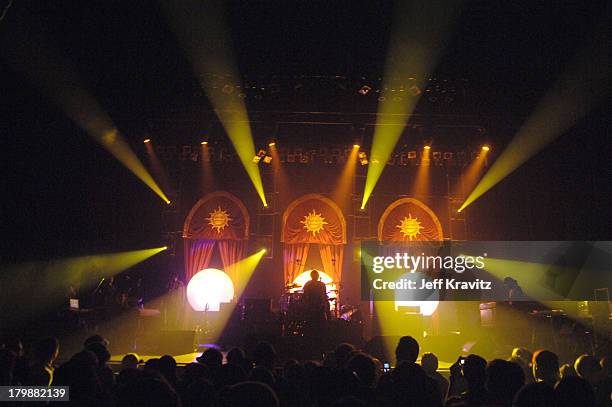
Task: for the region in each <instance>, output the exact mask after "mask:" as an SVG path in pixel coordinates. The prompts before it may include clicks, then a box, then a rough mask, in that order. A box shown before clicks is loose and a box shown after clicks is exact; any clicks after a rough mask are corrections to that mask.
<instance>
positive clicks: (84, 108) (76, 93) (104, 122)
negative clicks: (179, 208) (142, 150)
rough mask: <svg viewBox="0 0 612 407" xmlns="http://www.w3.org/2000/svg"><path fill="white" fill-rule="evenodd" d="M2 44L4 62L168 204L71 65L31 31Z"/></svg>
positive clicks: (19, 30)
mask: <svg viewBox="0 0 612 407" xmlns="http://www.w3.org/2000/svg"><path fill="white" fill-rule="evenodd" d="M2 38H4V41H2V45H3V48H4V49H5V53H4V54H3V55H4V58H5V60H6V61H7V62H8V63H9V64H11V65H12V66H13V67H14V68H15V69H17V70H18V71H20V72H23V73H24V74H25V75H26V76H27V77H28V79H29V80H30V81H31V82H32V83H33V84H35V85H36V86H38V87H39V88H40V89H41V90H42V91H43V92H44V93H45V94H46V96H47V97H48V98H49V99H50V100H51V101H53V103H55V104H56V105H57V106H59V107H60V108H61V109H62V110H63V112H64V113H65V114H66V115H67V116H68V117H70V119H71V120H72V121H74V122H75V123H76V124H77V125H78V126H79V127H80V128H81V129H83V130H84V131H85V132H86V133H87V134H88V135H89V136H90V137H91V138H93V139H94V140H95V141H96V142H97V143H98V144H100V145H101V146H102V147H104V148H105V149H106V150H107V151H108V152H109V153H111V154H112V155H113V156H114V157H115V158H116V159H117V160H119V162H121V163H122V164H123V165H124V166H125V167H126V168H127V169H129V170H130V171H131V172H132V173H133V174H134V175H135V176H136V177H138V179H140V180H141V181H142V182H144V183H145V184H146V185H147V186H148V187H149V188H150V189H151V190H152V191H153V192H155V193H156V194H157V195H158V196H159V197H160V198H161V199H163V200H164V201H165V202H166V203H169V202H170V201H169V200H168V197H166V195H165V194H164V192H163V191H162V190H161V188H160V187H159V186H158V185H157V183H156V182H155V181H154V180H153V177H151V175H150V174H149V172H148V171H147V170H146V168H145V166H144V165H143V164H142V162H141V161H140V160H139V159H138V157H137V156H136V154H135V153H134V151H133V150H132V149H131V148H130V146H129V144H128V143H127V142H126V141H125V139H124V138H123V137H122V136H121V134H120V133H119V130H117V128H116V126H115V125H114V124H113V122H112V120H111V118H110V117H109V115H108V114H107V113H106V112H105V111H104V110H103V109H102V107H101V106H100V105H99V104H98V102H97V101H96V99H95V98H94V97H93V96H92V95H91V94H90V93H89V92H88V90H87V86H86V85H85V83H84V82H83V81H82V80H81V78H80V76H79V75H78V73H77V72H76V70H75V69H74V68H73V67H72V65H71V64H70V63H69V62H68V61H67V60H65V59H64V58H63V57H62V56H61V55H60V54H59V52H57V50H56V49H55V48H54V47H53V46H52V45H51V44H49V43H48V41H47V40H46V38H44V37H43V36H42V35H41V34H40V33H38V32H36V31H35V30H34V29H32V28H31V27H28V28H27V30H26V29H25V27H21V26H18V27H14V26H13V27H10V29H8V30H6V35H4V36H3V37H2Z"/></svg>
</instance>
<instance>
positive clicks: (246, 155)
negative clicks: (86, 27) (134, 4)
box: [162, 0, 267, 206]
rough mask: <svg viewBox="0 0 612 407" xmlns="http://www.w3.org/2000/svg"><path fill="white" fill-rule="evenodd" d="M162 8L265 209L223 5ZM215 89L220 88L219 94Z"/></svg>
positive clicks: (168, 4)
mask: <svg viewBox="0 0 612 407" xmlns="http://www.w3.org/2000/svg"><path fill="white" fill-rule="evenodd" d="M162 7H163V8H164V10H165V12H166V15H167V16H168V20H169V22H170V25H171V26H172V28H173V30H174V33H175V34H176V36H177V38H178V40H179V42H180V43H181V44H182V47H183V49H184V50H185V52H186V53H187V55H188V56H189V58H190V60H191V63H192V65H193V69H194V71H195V72H196V74H197V75H198V78H199V80H200V84H201V86H202V89H204V91H205V92H206V95H207V96H208V99H209V100H210V102H211V104H212V106H213V108H214V109H215V112H216V114H217V116H218V117H219V121H220V122H221V124H222V125H223V128H224V129H225V132H226V133H227V135H228V137H229V138H230V140H231V142H232V144H233V146H234V149H235V150H236V153H237V154H238V157H239V158H240V161H241V162H242V165H243V166H244V168H245V170H246V172H247V174H248V176H249V178H250V179H251V182H252V183H253V186H254V187H255V190H256V191H257V194H258V195H259V198H260V199H261V201H262V203H263V204H264V206H267V202H266V196H265V193H264V188H263V183H262V181H261V174H260V173H259V167H258V166H257V164H256V163H254V162H253V157H254V156H255V144H254V142H253V137H252V135H251V128H250V125H249V117H248V114H247V110H246V107H245V105H244V102H243V100H242V99H241V98H239V97H236V95H235V94H234V93H236V92H238V89H239V88H240V83H239V81H238V79H237V78H238V77H239V76H238V75H237V73H238V71H237V70H236V68H235V65H234V58H233V55H232V43H231V38H230V35H229V30H228V28H227V27H226V25H225V22H224V20H225V17H224V13H225V10H224V6H223V1H220V0H209V1H205V2H203V1H197V0H181V1H174V0H172V1H171V0H163V1H162ZM215 77H217V78H219V77H224V78H225V82H224V83H216V82H215V81H214V78H215ZM217 86H222V87H223V91H219V89H216V88H217Z"/></svg>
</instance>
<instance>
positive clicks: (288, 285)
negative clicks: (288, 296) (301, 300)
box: [285, 284, 302, 290]
mask: <svg viewBox="0 0 612 407" xmlns="http://www.w3.org/2000/svg"><path fill="white" fill-rule="evenodd" d="M285 288H287V289H289V290H291V289H292V288H302V286H301V285H300V284H287V285H286V286H285Z"/></svg>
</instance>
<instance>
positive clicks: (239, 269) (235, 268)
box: [212, 249, 266, 343]
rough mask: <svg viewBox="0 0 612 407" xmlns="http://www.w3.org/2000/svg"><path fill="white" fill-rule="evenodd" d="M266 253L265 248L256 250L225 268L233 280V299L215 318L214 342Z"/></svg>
mask: <svg viewBox="0 0 612 407" xmlns="http://www.w3.org/2000/svg"><path fill="white" fill-rule="evenodd" d="M265 253H266V249H261V250H259V251H258V252H256V253H254V254H252V255H250V256H249V257H246V258H244V259H242V260H240V261H238V262H236V263H234V264H232V265H230V266H228V267H226V268H225V272H226V273H227V274H228V275H229V276H230V277H232V276H233V278H232V280H234V301H233V302H232V303H231V304H230V307H228V309H227V312H226V313H224V314H223V315H220V319H218V320H217V324H218V325H217V326H218V327H219V329H217V330H216V331H215V335H213V338H212V341H213V343H214V342H216V341H217V340H218V339H219V338H220V337H221V335H222V333H223V330H224V329H225V327H226V325H227V322H228V321H229V318H230V317H231V315H232V312H233V310H234V308H235V307H236V304H237V302H238V301H239V300H240V297H241V296H242V294H243V293H244V290H245V288H246V286H247V285H248V283H249V281H250V280H251V277H252V275H253V272H254V271H255V269H256V268H257V266H258V265H259V262H260V261H261V259H262V258H263V256H264V254H265Z"/></svg>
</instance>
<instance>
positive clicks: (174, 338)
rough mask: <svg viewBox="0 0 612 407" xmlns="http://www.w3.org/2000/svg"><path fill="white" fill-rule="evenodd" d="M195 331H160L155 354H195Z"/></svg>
mask: <svg viewBox="0 0 612 407" xmlns="http://www.w3.org/2000/svg"><path fill="white" fill-rule="evenodd" d="M196 348H197V345H196V343H195V331H179V330H162V331H160V332H159V341H158V342H157V352H158V353H159V354H160V355H172V356H176V355H184V354H187V353H193V352H195V350H196Z"/></svg>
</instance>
